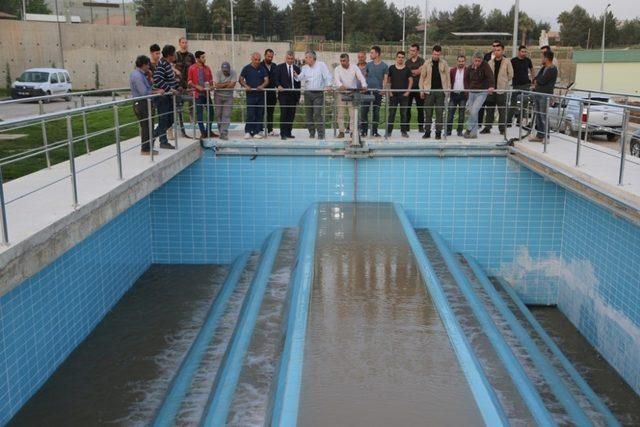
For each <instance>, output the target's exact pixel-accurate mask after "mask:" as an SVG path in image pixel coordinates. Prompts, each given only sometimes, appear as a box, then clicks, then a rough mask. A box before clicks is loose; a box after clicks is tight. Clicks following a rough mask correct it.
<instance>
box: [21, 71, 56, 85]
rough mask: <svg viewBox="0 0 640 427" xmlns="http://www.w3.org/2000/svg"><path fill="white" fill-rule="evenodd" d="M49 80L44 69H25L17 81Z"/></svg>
mask: <svg viewBox="0 0 640 427" xmlns="http://www.w3.org/2000/svg"><path fill="white" fill-rule="evenodd" d="M48 80H49V73H47V72H44V71H25V72H24V73H22V75H21V76H20V77H18V81H19V82H22V83H44V82H46V81H48Z"/></svg>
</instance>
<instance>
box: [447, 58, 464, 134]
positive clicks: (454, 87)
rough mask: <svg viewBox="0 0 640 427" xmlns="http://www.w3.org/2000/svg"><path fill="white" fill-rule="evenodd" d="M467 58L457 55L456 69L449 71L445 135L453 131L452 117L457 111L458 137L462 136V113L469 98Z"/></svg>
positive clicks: (452, 68)
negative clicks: (449, 92)
mask: <svg viewBox="0 0 640 427" xmlns="http://www.w3.org/2000/svg"><path fill="white" fill-rule="evenodd" d="M466 61H467V58H466V57H465V56H464V55H458V61H457V66H456V67H451V68H450V69H449V78H450V79H451V98H450V99H449V111H448V113H447V135H451V131H452V130H453V116H454V115H455V114H456V110H457V111H458V136H462V131H463V128H464V111H465V108H466V106H467V98H469V92H466V91H465V90H466V89H469V75H468V74H467V66H466Z"/></svg>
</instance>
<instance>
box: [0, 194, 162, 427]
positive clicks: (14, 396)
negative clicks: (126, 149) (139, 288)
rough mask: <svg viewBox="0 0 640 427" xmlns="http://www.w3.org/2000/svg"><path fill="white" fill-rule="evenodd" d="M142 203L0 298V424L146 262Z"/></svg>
mask: <svg viewBox="0 0 640 427" xmlns="http://www.w3.org/2000/svg"><path fill="white" fill-rule="evenodd" d="M149 215H150V213H149V200H148V198H147V199H144V200H142V201H140V202H139V203H137V204H136V205H134V206H132V207H131V208H129V209H128V210H127V211H125V212H124V213H122V214H121V215H120V216H118V217H117V218H116V219H114V220H113V221H111V222H110V223H108V224H106V225H105V226H104V227H102V228H101V229H99V230H98V231H96V232H95V233H93V234H92V235H91V236H89V237H88V238H87V239H85V240H84V241H83V242H81V243H80V244H78V245H77V246H75V247H74V248H72V249H70V250H69V251H67V252H66V253H65V254H63V255H62V256H61V257H59V258H58V259H56V260H55V261H54V262H53V263H51V264H50V265H49V266H47V267H46V268H44V269H43V270H42V271H40V272H39V273H38V274H36V275H35V276H33V277H31V278H30V279H28V280H27V281H25V282H24V283H22V284H21V285H20V286H18V287H16V288H15V289H13V290H12V291H11V292H9V293H8V294H6V295H4V296H2V298H0V425H2V424H4V423H6V422H7V421H8V420H9V419H10V418H11V416H12V415H13V414H14V413H15V412H16V411H17V410H18V409H20V407H21V406H22V405H23V404H24V403H25V402H26V401H27V400H28V399H29V397H30V396H31V395H32V394H33V393H34V392H35V391H36V390H37V389H38V388H39V387H40V386H41V385H42V383H44V381H46V380H47V378H48V377H49V376H50V375H51V374H52V373H53V371H54V370H55V369H56V368H57V366H58V365H59V364H60V363H61V362H62V361H63V360H64V359H65V358H66V357H67V355H68V354H69V353H70V352H71V351H72V350H73V349H74V348H75V347H76V346H77V345H78V344H79V343H80V342H81V341H82V340H83V339H84V338H85V337H86V336H87V335H88V334H89V332H91V330H92V329H93V328H94V326H95V325H96V324H97V323H98V322H99V321H100V319H102V317H103V316H104V315H105V314H106V313H107V311H109V309H111V307H112V306H113V305H114V304H115V303H116V302H117V301H118V300H119V299H120V297H121V296H122V294H124V292H126V291H127V289H129V287H130V286H131V285H132V284H133V283H134V282H135V280H136V279H137V278H138V277H139V276H140V275H141V274H142V273H143V272H144V271H145V270H146V269H147V268H148V267H149V265H150V263H151V226H150V223H149Z"/></svg>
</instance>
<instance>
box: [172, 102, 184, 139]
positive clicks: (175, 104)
mask: <svg viewBox="0 0 640 427" xmlns="http://www.w3.org/2000/svg"><path fill="white" fill-rule="evenodd" d="M177 98H178V94H176V93H174V94H173V97H172V101H173V137H174V138H175V147H176V149H178V139H179V138H178V130H179V127H180V122H179V118H178V102H177ZM181 110H182V108H181ZM180 114H182V111H180Z"/></svg>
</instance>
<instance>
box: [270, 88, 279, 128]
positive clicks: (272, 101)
mask: <svg viewBox="0 0 640 427" xmlns="http://www.w3.org/2000/svg"><path fill="white" fill-rule="evenodd" d="M277 102H278V95H277V94H276V92H275V90H268V91H267V131H268V132H269V133H271V132H273V112H274V110H275V109H276V103H277ZM280 132H282V130H280Z"/></svg>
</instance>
